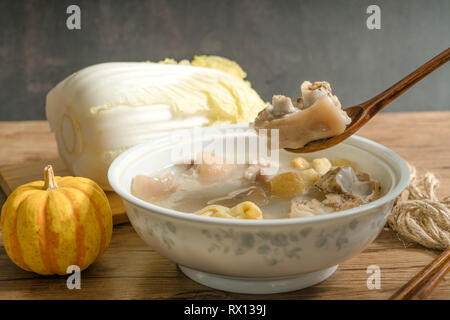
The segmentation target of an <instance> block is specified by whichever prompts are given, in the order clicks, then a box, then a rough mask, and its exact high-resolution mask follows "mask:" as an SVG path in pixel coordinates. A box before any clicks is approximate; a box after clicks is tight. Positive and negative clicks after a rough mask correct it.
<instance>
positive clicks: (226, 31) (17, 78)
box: [0, 0, 450, 120]
mask: <svg viewBox="0 0 450 320" xmlns="http://www.w3.org/2000/svg"><path fill="white" fill-rule="evenodd" d="M70 4H78V5H79V6H80V7H81V13H82V17H81V24H82V29H81V30H78V31H70V30H68V29H67V28H66V18H67V14H66V8H67V6H68V5H70ZM370 4H377V5H379V6H380V7H381V25H382V29H381V30H368V29H367V28H366V19H367V17H368V15H367V14H366V8H367V6H368V5H370ZM449 21H450V1H449V0H430V1H423V0H421V1H419V0H415V1H411V0H403V1H399V0H396V1H393V0H392V1H372V0H371V1H364V0H347V1H287V0H285V1H282V0H281V1H268V0H267V1H266V0H241V1H226V0H222V1H217V0H204V1H200V0H199V1H182V0H174V1H162V0H155V1H136V0H128V1H118V0H116V1H93V0H90V1H65V0H58V1H57V0H45V1H44V0H41V1H37V0H36V1H24V0H21V1H18V0H11V1H6V0H1V1H0V67H1V71H0V88H1V89H0V100H1V104H0V120H28V119H45V113H44V102H45V95H46V93H47V91H48V90H49V89H50V88H52V87H53V86H54V85H55V84H56V83H57V82H58V81H60V80H62V79H63V78H65V77H66V76H67V75H69V74H71V73H72V72H74V71H77V70H78V69H80V68H82V67H85V66H88V65H91V64H95V63H99V62H104V61H142V60H160V59H163V58H165V57H173V58H175V59H183V58H191V57H192V56H193V55H196V54H216V55H222V56H225V57H228V58H231V59H234V60H236V61H237V62H239V63H240V64H241V65H242V67H243V68H244V70H245V71H247V73H248V78H249V80H250V81H251V82H252V84H253V86H254V88H255V89H256V90H257V91H258V92H259V93H260V94H261V96H262V97H263V98H264V99H265V100H269V99H270V97H271V95H272V94H273V93H283V94H287V95H291V96H296V95H297V91H298V89H297V88H298V85H299V83H300V82H301V81H302V80H304V79H309V80H328V81H329V82H331V84H332V86H333V87H334V89H335V90H334V91H335V93H336V94H337V95H338V96H339V97H340V100H341V102H342V103H343V104H344V105H353V104H356V103H358V102H361V101H363V100H365V99H368V98H370V97H372V96H373V95H375V94H376V93H378V92H380V91H381V90H384V89H385V88H387V87H388V86H390V85H391V84H393V83H394V82H396V81H398V80H400V79H401V78H402V77H403V76H405V75H406V74H408V73H409V72H411V71H413V70H414V69H415V68H416V67H418V66H419V65H421V64H422V63H424V62H425V61H426V60H428V59H430V58H431V57H433V56H434V55H436V54H437V53H439V52H441V51H442V50H444V49H446V48H447V47H448V46H449V42H450V41H449V40H450V22H449ZM449 83H450V73H449V65H446V66H444V67H442V68H441V69H439V70H437V71H435V72H434V73H433V74H431V75H430V76H428V78H427V79H424V80H423V81H422V82H420V83H419V84H417V85H416V86H415V87H414V88H412V89H411V90H410V91H409V92H407V93H406V94H404V95H403V96H401V97H400V98H398V100H396V101H395V102H394V103H392V104H391V105H390V106H388V107H387V109H386V111H416V110H449V109H450V103H449V93H448V92H449Z"/></svg>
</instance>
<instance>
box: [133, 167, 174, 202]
mask: <svg viewBox="0 0 450 320" xmlns="http://www.w3.org/2000/svg"><path fill="white" fill-rule="evenodd" d="M177 187H178V180H177V178H175V176H174V175H173V174H172V173H171V172H167V173H165V174H164V175H163V176H161V177H148V176H144V175H137V176H136V177H134V179H133V181H132V183H131V193H132V194H133V195H135V196H136V197H138V198H140V199H143V200H145V201H152V200H160V199H165V198H167V197H168V196H170V194H172V193H173V192H174V191H175V190H176V189H177Z"/></svg>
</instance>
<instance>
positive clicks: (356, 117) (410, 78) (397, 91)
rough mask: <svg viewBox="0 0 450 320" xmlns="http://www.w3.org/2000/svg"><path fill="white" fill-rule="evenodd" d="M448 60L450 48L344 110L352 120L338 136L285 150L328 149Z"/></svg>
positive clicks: (303, 151)
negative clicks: (380, 91) (370, 96)
mask: <svg viewBox="0 0 450 320" xmlns="http://www.w3.org/2000/svg"><path fill="white" fill-rule="evenodd" d="M449 58H450V48H447V50H444V51H443V52H441V53H440V54H438V55H437V56H436V57H434V58H433V59H431V60H430V61H428V62H427V63H425V64H424V65H422V66H421V67H419V68H418V69H416V70H415V71H414V72H412V73H410V74H409V75H407V76H406V77H404V78H403V79H402V80H400V81H399V82H397V83H396V84H394V85H393V86H392V87H390V88H389V89H387V90H386V91H383V92H382V93H380V94H378V95H377V96H375V97H373V98H372V99H370V100H367V101H366V102H363V103H361V104H358V105H356V106H353V107H348V108H345V109H344V110H345V112H347V114H348V116H349V117H350V118H351V119H352V122H351V123H350V124H349V125H348V126H347V128H346V129H345V131H344V132H343V133H341V134H340V135H337V136H334V137H331V138H325V139H319V140H314V141H311V142H309V143H307V144H306V145H305V146H303V147H301V148H298V149H289V148H286V149H285V150H287V151H290V152H294V153H308V152H315V151H319V150H322V149H327V148H330V147H332V146H334V145H336V144H338V143H340V142H342V141H344V140H345V139H347V138H348V137H350V136H351V135H352V134H354V133H355V132H356V131H358V130H359V129H360V128H361V127H362V126H363V125H365V124H366V122H367V121H369V120H370V119H372V117H373V116H375V115H376V114H377V113H378V112H379V111H380V110H381V109H383V108H384V107H385V106H387V105H388V104H389V103H390V102H391V101H393V100H394V99H395V98H397V97H398V96H399V95H401V94H402V93H403V92H405V91H406V90H408V89H409V88H411V87H412V86H413V85H414V84H416V83H417V82H418V81H419V80H421V79H422V78H424V77H425V76H426V75H428V74H429V73H431V72H433V71H434V70H436V69H437V68H439V67H440V66H442V65H443V64H445V63H446V62H448V60H449Z"/></svg>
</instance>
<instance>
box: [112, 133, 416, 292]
mask: <svg viewBox="0 0 450 320" xmlns="http://www.w3.org/2000/svg"><path fill="white" fill-rule="evenodd" d="M230 128H234V129H237V130H241V132H240V133H236V135H239V136H242V135H244V136H251V135H252V131H251V130H244V129H245V128H248V127H247V126H245V125H233V126H224V127H213V128H203V129H202V130H201V133H202V135H203V136H202V137H201V138H199V139H197V138H193V137H188V135H184V139H175V140H178V141H173V140H174V139H173V138H172V137H169V136H167V137H164V138H162V139H158V140H153V141H149V142H146V143H143V144H140V145H138V146H135V147H133V148H131V149H129V150H127V151H126V152H124V153H122V154H121V155H120V156H119V157H117V158H116V159H115V160H114V161H113V163H112V165H111V166H110V168H109V172H108V178H109V182H110V184H111V186H112V187H113V189H114V190H115V191H116V192H117V193H118V194H119V195H120V196H121V197H122V199H123V202H124V205H125V208H126V211H127V215H128V217H129V220H130V221H131V224H132V225H133V227H134V229H135V230H136V232H137V233H138V234H139V235H140V237H141V238H142V239H143V240H144V241H145V242H146V243H147V244H148V245H150V246H151V247H152V248H153V249H154V250H156V251H158V252H159V253H160V254H161V255H163V256H165V257H167V258H168V259H170V260H171V261H173V262H175V263H177V264H178V265H179V266H180V268H181V270H182V271H183V272H184V273H185V274H186V275H187V276H188V277H190V278H191V279H193V280H195V281H197V282H200V283H202V284H205V285H207V286H209V287H212V288H216V289H221V290H225V291H231V292H240V293H276V292H286V291H292V290H297V289H301V288H305V287H308V286H311V285H314V284H316V283H318V282H321V281H323V280H324V279H326V278H327V277H329V276H330V275H331V274H332V273H333V272H334V271H335V270H336V268H337V265H338V264H339V263H340V262H342V261H345V260H347V259H349V258H351V257H353V256H355V255H357V254H358V253H360V252H361V251H362V250H364V248H366V247H367V245H368V244H369V243H370V242H372V241H373V240H374V239H375V238H376V237H377V235H378V234H379V233H380V231H381V230H382V228H383V226H384V225H385V223H386V219H387V217H388V215H389V213H390V210H391V208H392V205H393V202H394V200H395V198H396V197H397V196H398V195H399V194H400V193H401V192H402V191H403V190H404V188H405V187H406V186H407V184H408V181H409V170H408V167H407V165H406V163H405V161H404V160H403V159H402V158H400V157H399V156H398V155H397V154H396V153H394V152H393V151H391V150H389V149H388V148H386V147H384V146H382V145H380V144H378V143H375V142H373V141H370V140H368V139H364V138H361V137H357V136H352V137H351V138H349V139H347V140H346V141H345V142H343V143H341V144H339V145H337V146H335V147H332V148H330V149H327V150H323V151H319V152H316V153H311V154H308V156H311V157H327V158H329V159H333V158H334V157H342V158H345V159H348V160H351V161H352V162H354V163H355V164H356V165H357V167H358V169H359V170H361V171H365V172H368V173H369V174H370V175H371V176H372V177H374V178H375V179H377V180H379V181H380V182H381V184H382V188H383V192H384V196H383V197H381V198H379V199H378V200H376V201H373V202H371V203H369V204H366V205H363V206H360V207H357V208H353V209H350V210H345V211H341V212H336V213H331V214H328V215H322V216H315V217H308V218H294V219H273V220H231V219H222V218H208V217H201V216H196V215H193V214H187V213H182V212H179V211H175V210H169V209H165V208H162V207H158V206H156V205H153V204H150V203H148V202H145V201H143V200H140V199H138V198H136V197H134V196H133V195H132V194H131V193H130V184H131V180H132V178H133V177H134V176H135V175H137V174H151V173H155V172H158V171H160V170H161V169H163V168H165V167H167V166H169V165H171V164H173V163H176V162H177V161H176V160H174V159H173V157H174V156H173V152H172V151H173V150H174V148H175V147H180V145H182V144H186V143H191V142H192V140H196V141H200V143H201V144H202V145H206V144H207V143H208V142H210V141H211V140H210V139H211V137H216V138H217V137H218V136H219V137H220V135H224V134H225V132H227V134H228V135H229V129H230ZM242 130H244V131H245V132H244V133H242ZM232 134H234V133H232ZM247 146H248V145H247ZM295 156H298V155H296V154H292V157H295Z"/></svg>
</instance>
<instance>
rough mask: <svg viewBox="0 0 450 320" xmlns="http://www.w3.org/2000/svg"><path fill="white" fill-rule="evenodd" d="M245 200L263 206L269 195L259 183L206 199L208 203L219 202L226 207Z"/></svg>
mask: <svg viewBox="0 0 450 320" xmlns="http://www.w3.org/2000/svg"><path fill="white" fill-rule="evenodd" d="M245 200H248V201H251V202H253V203H255V204H256V205H258V206H264V205H266V204H267V203H268V201H269V195H268V194H267V193H266V191H265V190H264V189H263V188H262V187H261V186H259V185H256V186H250V187H246V188H242V189H238V190H236V191H233V192H230V193H229V194H228V195H226V196H224V197H220V198H216V199H212V200H209V201H208V204H220V205H223V206H226V207H231V206H234V205H235V204H236V203H239V202H243V201H245Z"/></svg>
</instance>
